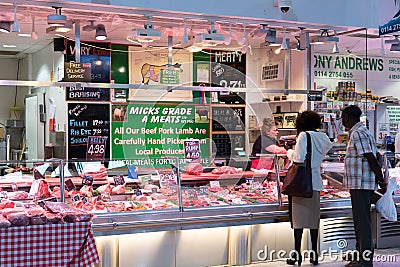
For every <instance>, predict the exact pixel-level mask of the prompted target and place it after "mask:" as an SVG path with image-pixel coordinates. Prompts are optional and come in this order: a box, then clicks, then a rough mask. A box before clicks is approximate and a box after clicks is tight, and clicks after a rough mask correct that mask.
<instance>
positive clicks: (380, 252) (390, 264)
mask: <svg viewBox="0 0 400 267" xmlns="http://www.w3.org/2000/svg"><path fill="white" fill-rule="evenodd" d="M346 263H347V262H346V261H342V260H338V261H333V260H330V259H324V261H321V262H320V264H319V265H318V266H321V267H343V266H344V265H345V264H346ZM242 266H243V267H281V266H290V265H287V264H286V260H276V261H269V262H259V263H252V264H249V265H242ZM296 266H297V265H296ZM301 266H313V265H312V264H311V263H309V261H308V259H306V260H305V261H304V262H303V263H302V265H301ZM386 266H387V267H395V266H400V248H393V249H376V250H375V259H374V267H386ZM213 267H230V266H229V265H221V266H213Z"/></svg>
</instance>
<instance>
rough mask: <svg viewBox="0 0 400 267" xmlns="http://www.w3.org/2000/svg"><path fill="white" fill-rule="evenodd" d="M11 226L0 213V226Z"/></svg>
mask: <svg viewBox="0 0 400 267" xmlns="http://www.w3.org/2000/svg"><path fill="white" fill-rule="evenodd" d="M10 226H11V223H10V222H9V221H8V220H7V219H6V218H5V217H4V216H3V215H1V214H0V228H8V227H10Z"/></svg>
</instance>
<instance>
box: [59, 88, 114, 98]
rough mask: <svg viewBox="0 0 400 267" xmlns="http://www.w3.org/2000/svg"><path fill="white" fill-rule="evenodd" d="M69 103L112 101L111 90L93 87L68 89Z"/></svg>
mask: <svg viewBox="0 0 400 267" xmlns="http://www.w3.org/2000/svg"><path fill="white" fill-rule="evenodd" d="M66 100H67V101H71V100H72V101H74V100H77V101H110V89H108V88H92V87H78V86H76V87H67V88H66Z"/></svg>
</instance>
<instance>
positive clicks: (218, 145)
mask: <svg viewBox="0 0 400 267" xmlns="http://www.w3.org/2000/svg"><path fill="white" fill-rule="evenodd" d="M212 140H213V143H214V146H215V147H214V150H215V152H216V157H223V158H229V157H230V156H231V155H234V154H235V148H243V149H244V147H245V135H244V134H227V133H226V134H213V135H212Z"/></svg>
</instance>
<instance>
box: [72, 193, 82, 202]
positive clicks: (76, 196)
mask: <svg viewBox="0 0 400 267" xmlns="http://www.w3.org/2000/svg"><path fill="white" fill-rule="evenodd" d="M71 199H72V201H73V202H77V201H80V200H81V196H80V195H79V194H75V195H72V196H71Z"/></svg>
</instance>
